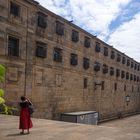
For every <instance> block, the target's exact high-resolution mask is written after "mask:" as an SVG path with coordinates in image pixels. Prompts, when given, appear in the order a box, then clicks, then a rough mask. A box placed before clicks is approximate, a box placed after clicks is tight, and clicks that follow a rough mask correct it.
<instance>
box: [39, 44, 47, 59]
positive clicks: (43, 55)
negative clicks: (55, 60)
mask: <svg viewBox="0 0 140 140" xmlns="http://www.w3.org/2000/svg"><path fill="white" fill-rule="evenodd" d="M46 53H47V47H46V44H44V43H42V42H37V43H36V56H37V57H41V58H46Z"/></svg>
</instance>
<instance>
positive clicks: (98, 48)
mask: <svg viewBox="0 0 140 140" xmlns="http://www.w3.org/2000/svg"><path fill="white" fill-rule="evenodd" d="M100 50H101V48H100V43H98V42H96V46H95V51H96V52H100Z"/></svg>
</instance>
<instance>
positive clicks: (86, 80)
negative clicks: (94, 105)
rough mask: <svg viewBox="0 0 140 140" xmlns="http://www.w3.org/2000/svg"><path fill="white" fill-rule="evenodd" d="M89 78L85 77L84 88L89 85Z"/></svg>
mask: <svg viewBox="0 0 140 140" xmlns="http://www.w3.org/2000/svg"><path fill="white" fill-rule="evenodd" d="M87 83H88V79H87V78H84V89H87V87H88V85H87Z"/></svg>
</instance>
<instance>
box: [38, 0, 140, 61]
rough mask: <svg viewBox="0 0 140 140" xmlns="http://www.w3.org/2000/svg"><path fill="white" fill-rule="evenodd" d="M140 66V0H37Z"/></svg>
mask: <svg viewBox="0 0 140 140" xmlns="http://www.w3.org/2000/svg"><path fill="white" fill-rule="evenodd" d="M37 1H38V2H39V3H40V4H41V5H42V6H43V7H45V8H47V9H48V10H50V11H52V12H54V13H55V14H57V15H60V16H61V17H63V18H65V19H67V20H69V21H71V20H72V21H73V23H74V24H76V25H78V26H79V27H81V28H82V29H84V30H86V31H88V32H89V33H91V34H93V35H96V36H97V37H98V38H100V39H101V40H103V41H105V42H106V43H108V44H109V45H111V46H113V47H114V48H116V49H118V50H120V51H121V52H123V53H125V54H126V55H128V56H129V57H131V58H133V59H135V60H136V61H138V62H140V0H37Z"/></svg>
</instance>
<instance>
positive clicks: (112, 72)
mask: <svg viewBox="0 0 140 140" xmlns="http://www.w3.org/2000/svg"><path fill="white" fill-rule="evenodd" d="M110 75H111V76H112V75H114V68H113V67H110Z"/></svg>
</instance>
